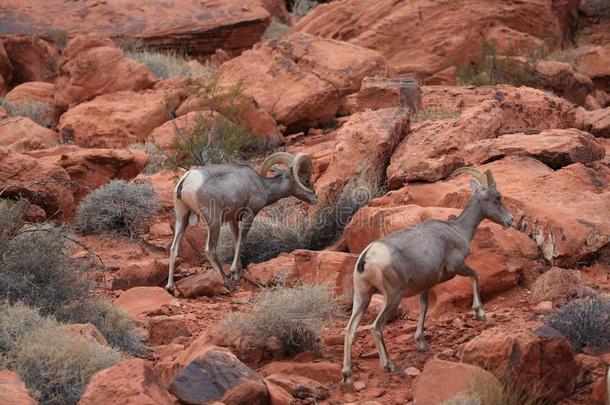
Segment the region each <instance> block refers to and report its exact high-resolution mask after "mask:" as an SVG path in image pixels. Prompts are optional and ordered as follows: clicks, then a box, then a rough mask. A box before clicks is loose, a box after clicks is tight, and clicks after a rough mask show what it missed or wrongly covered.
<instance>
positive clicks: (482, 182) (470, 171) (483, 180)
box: [451, 167, 493, 187]
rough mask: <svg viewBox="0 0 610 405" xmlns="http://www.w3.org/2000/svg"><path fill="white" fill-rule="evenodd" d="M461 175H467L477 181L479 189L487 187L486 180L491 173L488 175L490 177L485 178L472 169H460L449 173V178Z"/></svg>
mask: <svg viewBox="0 0 610 405" xmlns="http://www.w3.org/2000/svg"><path fill="white" fill-rule="evenodd" d="M462 173H468V174H469V175H471V176H472V177H474V179H475V180H476V181H477V183H479V185H480V186H481V187H487V185H488V183H487V180H488V178H490V177H491V172H490V174H489V176H490V177H487V176H486V175H484V174H483V173H481V172H480V171H478V170H477V169H475V168H472V167H460V168H458V169H456V170H455V171H454V172H453V173H451V176H457V175H458V174H462ZM491 179H492V180H493V177H491Z"/></svg>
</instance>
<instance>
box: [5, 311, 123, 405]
mask: <svg viewBox="0 0 610 405" xmlns="http://www.w3.org/2000/svg"><path fill="white" fill-rule="evenodd" d="M0 355H1V357H0V358H1V361H2V364H0V366H1V367H2V368H8V369H9V370H12V371H15V372H17V373H19V375H20V376H21V377H22V378H23V380H24V382H25V384H26V386H27V387H28V389H29V391H30V394H32V396H33V397H34V398H35V399H37V400H38V401H39V402H40V403H41V404H44V405H46V404H49V405H60V404H61V405H63V404H76V403H77V402H78V400H79V398H80V396H81V395H82V393H83V390H84V389H85V386H86V384H87V383H88V381H89V379H90V378H91V377H92V376H93V374H95V373H96V372H98V371H99V370H103V369H105V368H107V367H111V366H113V365H115V364H116V363H118V362H119V361H120V360H121V358H122V356H121V354H120V352H118V351H117V350H115V349H111V348H108V347H105V346H102V345H99V344H98V343H95V342H91V341H88V340H86V339H84V338H82V337H80V336H74V335H72V334H70V333H69V332H68V330H67V329H66V328H65V327H64V326H62V325H61V324H59V323H57V322H56V321H55V320H53V319H52V318H47V317H43V316H41V315H40V314H39V313H38V312H37V311H36V310H34V309H31V308H28V307H26V306H24V305H20V304H19V305H15V306H10V305H2V306H0Z"/></svg>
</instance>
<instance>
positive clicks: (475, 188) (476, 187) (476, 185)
mask: <svg viewBox="0 0 610 405" xmlns="http://www.w3.org/2000/svg"><path fill="white" fill-rule="evenodd" d="M470 188H471V189H472V191H474V192H475V193H476V192H477V191H479V190H480V189H481V186H479V183H477V181H476V180H474V179H472V180H470Z"/></svg>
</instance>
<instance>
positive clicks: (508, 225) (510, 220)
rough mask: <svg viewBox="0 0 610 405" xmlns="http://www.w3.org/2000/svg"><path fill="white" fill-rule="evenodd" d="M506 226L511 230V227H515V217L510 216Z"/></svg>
mask: <svg viewBox="0 0 610 405" xmlns="http://www.w3.org/2000/svg"><path fill="white" fill-rule="evenodd" d="M506 224H507V228H510V227H511V226H513V216H512V215H509V216H508V219H507V221H506Z"/></svg>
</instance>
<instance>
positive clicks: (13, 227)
mask: <svg viewBox="0 0 610 405" xmlns="http://www.w3.org/2000/svg"><path fill="white" fill-rule="evenodd" d="M22 225H23V211H22V210H21V206H20V205H19V204H18V203H15V202H13V201H10V200H4V201H2V200H0V252H2V251H3V248H4V243H5V242H6V241H8V240H9V239H10V238H12V237H13V235H14V234H15V232H17V230H18V229H19V228H21V226H22Z"/></svg>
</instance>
